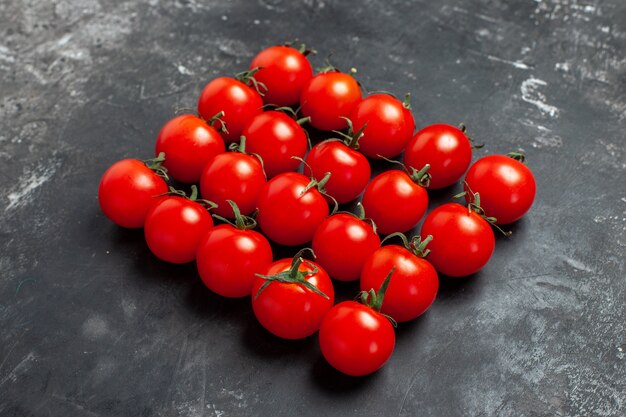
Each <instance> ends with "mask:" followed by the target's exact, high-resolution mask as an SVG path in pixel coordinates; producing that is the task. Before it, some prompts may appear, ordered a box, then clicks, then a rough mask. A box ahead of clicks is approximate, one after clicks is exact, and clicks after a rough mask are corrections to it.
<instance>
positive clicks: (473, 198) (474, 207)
mask: <svg viewBox="0 0 626 417" xmlns="http://www.w3.org/2000/svg"><path fill="white" fill-rule="evenodd" d="M465 189H466V190H467V191H463V192H462V193H458V194H456V195H454V196H452V199H453V200H455V199H457V198H461V197H464V198H465V197H467V200H468V203H467V209H468V211H469V212H470V213H471V212H472V211H473V212H474V213H476V214H478V215H479V216H480V217H482V218H483V219H485V220H486V221H487V222H488V223H489V224H491V225H492V226H493V227H495V228H496V229H497V230H498V231H499V232H500V233H502V234H503V235H504V236H506V237H509V236H511V235H512V234H513V232H511V231H508V232H507V231H504V230H503V229H502V228H501V227H500V226H498V225H497V224H496V222H497V221H498V219H496V218H495V217H491V216H487V214H486V213H485V210H484V209H483V208H482V207H481V205H480V194H479V193H475V192H473V191H472V189H471V188H470V186H469V185H468V184H467V182H465Z"/></svg>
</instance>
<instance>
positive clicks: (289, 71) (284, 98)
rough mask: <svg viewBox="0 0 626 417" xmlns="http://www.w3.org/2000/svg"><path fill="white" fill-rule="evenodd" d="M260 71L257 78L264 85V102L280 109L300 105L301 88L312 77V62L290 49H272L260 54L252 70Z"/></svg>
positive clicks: (300, 53) (286, 47)
mask: <svg viewBox="0 0 626 417" xmlns="http://www.w3.org/2000/svg"><path fill="white" fill-rule="evenodd" d="M254 68H260V69H259V70H258V72H256V73H255V74H254V78H255V79H256V80H257V81H258V82H260V83H263V84H264V85H265V87H267V90H266V91H264V96H263V101H264V102H265V103H272V104H276V105H278V106H291V105H292V104H296V103H298V101H299V100H300V94H301V93H302V89H303V88H304V86H305V85H306V84H307V83H308V82H309V80H310V79H311V77H313V70H312V69H311V63H310V62H309V60H308V59H307V58H306V56H305V55H304V54H303V53H302V52H300V51H299V50H297V49H295V48H292V47H290V46H271V47H269V48H266V49H264V50H262V51H261V52H259V54H258V55H257V56H255V57H254V59H253V60H252V63H251V64H250V70H253V69H254Z"/></svg>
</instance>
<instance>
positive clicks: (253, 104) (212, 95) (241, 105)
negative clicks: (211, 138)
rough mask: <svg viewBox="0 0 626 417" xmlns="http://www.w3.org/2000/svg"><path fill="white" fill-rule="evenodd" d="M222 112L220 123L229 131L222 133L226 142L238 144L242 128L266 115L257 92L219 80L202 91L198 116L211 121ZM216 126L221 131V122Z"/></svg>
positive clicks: (210, 83)
mask: <svg viewBox="0 0 626 417" xmlns="http://www.w3.org/2000/svg"><path fill="white" fill-rule="evenodd" d="M245 79H249V77H246V78H245ZM222 111H223V112H224V116H223V117H222V118H221V120H222V121H223V122H224V123H225V124H226V128H227V129H228V132H222V137H223V138H224V141H225V142H226V143H232V142H238V141H239V137H240V136H241V132H243V128H244V127H245V126H246V125H247V124H248V122H249V121H250V120H252V118H253V117H254V116H256V115H257V114H259V113H261V112H262V111H263V100H262V99H261V96H260V95H259V93H258V92H257V91H256V90H254V89H253V88H251V87H249V86H247V85H246V84H244V83H243V82H241V81H239V80H236V79H234V78H230V77H220V78H216V79H214V80H213V81H211V82H209V83H208V84H207V85H206V86H205V87H204V90H202V94H201V95H200V100H199V101H198V113H200V116H202V117H203V118H204V119H206V120H209V119H211V118H212V117H213V116H215V115H216V114H218V113H219V112H222ZM216 126H217V127H218V128H221V127H222V123H221V122H219V121H218V122H217V123H216Z"/></svg>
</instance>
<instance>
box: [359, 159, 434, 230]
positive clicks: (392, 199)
mask: <svg viewBox="0 0 626 417" xmlns="http://www.w3.org/2000/svg"><path fill="white" fill-rule="evenodd" d="M424 175H426V174H425V171H424V170H422V172H421V173H417V174H415V175H413V177H414V178H411V176H409V175H408V174H407V173H406V172H404V171H399V170H391V171H386V172H383V173H382V174H379V175H377V176H376V177H374V179H372V181H371V182H370V183H369V184H368V186H367V187H366V188H365V193H364V194H363V207H364V208H365V212H366V213H367V215H368V216H369V217H370V218H371V219H372V220H374V223H376V226H377V227H378V230H379V232H380V233H382V234H385V235H387V234H390V233H394V232H406V231H407V230H410V229H412V228H414V227H415V226H417V223H419V221H420V219H421V218H422V216H423V215H424V213H426V209H427V208H428V193H427V192H426V189H425V188H424V187H422V186H421V185H420V184H419V182H422V183H423V178H425V176H424Z"/></svg>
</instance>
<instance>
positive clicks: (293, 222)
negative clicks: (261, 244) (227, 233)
mask: <svg viewBox="0 0 626 417" xmlns="http://www.w3.org/2000/svg"><path fill="white" fill-rule="evenodd" d="M310 182H311V179H310V178H307V177H305V176H304V175H302V174H298V173H295V172H286V173H284V174H280V175H278V176H276V177H274V178H273V179H271V180H270V181H268V183H267V184H266V185H265V187H263V189H262V190H261V193H260V194H259V199H258V201H257V207H258V209H259V214H258V217H257V220H258V222H259V226H260V227H261V230H262V231H263V233H265V235H266V236H267V237H268V238H269V239H270V240H272V241H274V242H276V243H279V244H281V245H288V246H295V245H301V244H303V243H306V242H308V241H310V240H311V239H312V238H313V234H314V233H315V230H316V229H317V227H318V226H319V225H320V223H322V221H323V220H324V219H325V218H326V217H328V204H327V203H326V199H325V198H324V196H323V195H322V194H321V193H320V192H319V191H318V190H317V188H315V187H311V188H309V189H308V190H305V189H306V187H307V186H308V185H309V183H310Z"/></svg>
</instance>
